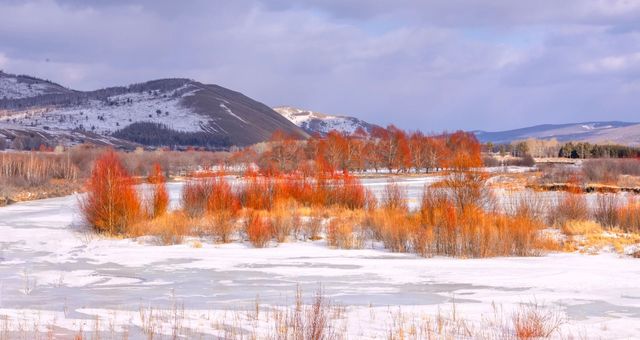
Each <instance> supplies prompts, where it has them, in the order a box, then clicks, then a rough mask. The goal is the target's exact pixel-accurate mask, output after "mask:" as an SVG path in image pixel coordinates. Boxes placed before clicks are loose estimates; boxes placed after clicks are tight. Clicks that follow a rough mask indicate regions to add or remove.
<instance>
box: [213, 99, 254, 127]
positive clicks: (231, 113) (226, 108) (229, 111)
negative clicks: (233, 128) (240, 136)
mask: <svg viewBox="0 0 640 340" xmlns="http://www.w3.org/2000/svg"><path fill="white" fill-rule="evenodd" d="M220 107H221V108H222V109H223V110H225V111H226V112H227V113H228V114H229V115H231V116H232V117H234V118H237V119H238V120H240V121H241V122H243V123H245V124H249V122H247V121H246V120H244V119H242V117H240V116H238V115H237V114H235V113H233V111H231V109H230V108H228V107H227V106H226V105H224V103H220Z"/></svg>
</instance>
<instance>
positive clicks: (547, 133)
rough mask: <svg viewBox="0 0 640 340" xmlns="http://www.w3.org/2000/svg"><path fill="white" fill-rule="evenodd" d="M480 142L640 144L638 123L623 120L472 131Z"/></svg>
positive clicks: (639, 124) (639, 126)
mask: <svg viewBox="0 0 640 340" xmlns="http://www.w3.org/2000/svg"><path fill="white" fill-rule="evenodd" d="M472 132H473V133H474V134H475V135H476V137H477V138H478V139H479V140H480V141H481V142H484V143H486V142H492V143H511V142H514V141H519V140H524V139H528V138H536V139H552V138H555V139H557V140H558V141H561V142H569V141H577V142H591V143H616V144H624V145H640V123H636V122H623V121H588V122H579V123H565V124H539V125H533V126H528V127H523V128H518V129H512V130H503V131H494V132H488V131H482V130H476V131H472Z"/></svg>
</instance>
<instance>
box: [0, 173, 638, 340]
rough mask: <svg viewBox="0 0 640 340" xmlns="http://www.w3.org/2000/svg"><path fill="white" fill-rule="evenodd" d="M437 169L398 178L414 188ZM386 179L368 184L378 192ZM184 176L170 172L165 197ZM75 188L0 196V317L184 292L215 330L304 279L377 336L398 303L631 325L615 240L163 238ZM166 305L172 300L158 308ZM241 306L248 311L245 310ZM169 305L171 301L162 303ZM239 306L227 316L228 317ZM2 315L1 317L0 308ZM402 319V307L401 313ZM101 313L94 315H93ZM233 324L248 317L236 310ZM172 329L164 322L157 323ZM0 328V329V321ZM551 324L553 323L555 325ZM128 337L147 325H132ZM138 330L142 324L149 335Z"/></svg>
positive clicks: (472, 316)
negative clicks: (402, 243)
mask: <svg viewBox="0 0 640 340" xmlns="http://www.w3.org/2000/svg"><path fill="white" fill-rule="evenodd" d="M431 180H432V179H425V178H422V179H420V178H414V179H410V180H407V181H403V182H401V185H402V186H405V187H406V189H407V190H408V191H409V192H410V193H411V194H410V195H411V196H414V197H417V196H415V194H413V193H417V192H418V191H419V190H421V189H422V186H423V185H424V184H425V183H427V182H429V181H431ZM384 183H385V182H384V180H382V179H367V180H365V185H367V186H368V187H369V188H371V189H373V190H375V191H377V192H380V191H381V189H382V186H383V185H384ZM180 187H181V184H180V183H172V184H170V185H169V189H170V193H171V197H172V200H173V203H174V204H175V203H176V200H177V199H178V195H179V191H180ZM77 200H78V198H77V197H76V196H68V197H62V198H55V199H47V200H40V201H33V202H25V203H19V204H15V205H12V206H8V207H3V208H0V329H2V328H3V327H4V328H6V329H9V330H10V331H15V332H17V333H16V334H18V333H19V332H20V329H23V330H24V329H29V327H32V325H34V324H38V325H41V326H42V327H45V326H46V325H54V324H55V327H56V329H57V331H58V332H62V333H64V330H65V329H67V330H71V331H72V332H73V331H75V330H77V329H78V328H79V327H83V328H84V329H87V330H88V329H91V328H92V327H96V328H99V329H102V330H105V331H106V330H108V329H110V328H111V329H115V330H116V332H118V331H121V330H122V325H138V326H139V327H145V318H147V314H146V313H151V312H152V311H153V310H156V314H157V313H158V311H159V310H163V309H165V310H169V311H171V310H172V309H173V310H175V306H176V303H178V304H180V306H183V308H184V311H183V312H181V313H183V314H181V315H183V316H182V317H183V318H184V321H183V322H184V324H183V325H182V326H181V327H185V328H187V327H188V328H192V329H194V332H195V333H197V334H205V335H207V334H214V335H220V333H219V330H217V329H216V327H215V325H216V322H217V321H216V320H218V319H220V318H224V317H226V318H229V317H230V316H231V314H229V313H232V312H229V313H227V312H225V311H233V310H236V311H237V310H251V309H252V308H253V307H252V306H253V305H254V304H255V301H256V299H257V300H258V301H259V303H260V304H261V305H263V306H269V305H277V306H281V305H285V304H288V303H291V302H292V301H293V297H294V295H295V291H296V288H297V287H298V286H299V287H300V288H301V289H302V290H303V291H304V292H306V293H309V294H311V293H313V292H314V291H315V290H316V289H317V288H318V287H319V286H321V287H322V289H323V291H324V293H325V295H326V296H327V297H328V298H329V299H330V300H331V301H332V303H334V304H338V305H342V306H344V307H345V310H344V312H343V314H344V315H342V316H341V318H342V319H344V322H345V323H346V324H347V325H348V327H345V329H346V331H347V332H348V334H349V336H350V338H379V337H386V336H387V333H386V332H388V330H389V327H390V326H391V325H392V324H393V323H394V315H398V314H397V313H408V314H411V315H434V314H436V313H438V311H440V312H443V311H444V312H445V313H446V312H447V311H449V312H451V311H452V310H453V309H454V308H455V313H456V315H458V316H459V317H462V318H467V319H469V320H482V319H485V318H491V317H492V316H493V315H494V314H495V310H496V309H498V310H504V311H505V313H507V314H508V313H509V311H511V310H513V309H514V308H517V306H518V305H520V304H527V303H538V304H541V305H545V306H547V308H552V309H554V310H557V311H558V313H560V314H561V315H562V316H563V317H564V318H566V320H567V322H566V323H564V324H563V326H562V327H561V329H562V332H563V334H565V335H567V334H572V335H573V336H575V337H578V338H580V337H582V338H589V339H590V338H604V339H614V338H621V339H625V338H628V339H631V338H636V337H637V336H638V334H640V285H639V284H638V282H640V260H637V259H631V258H628V257H620V256H618V255H615V254H600V255H595V256H589V255H582V254H551V255H547V256H543V257H525V258H491V259H453V258H441V257H438V258H431V259H424V258H420V257H417V256H414V255H410V254H397V253H390V252H388V251H386V250H382V249H372V248H368V249H361V250H339V249H330V248H328V247H327V246H326V245H325V243H324V241H316V242H296V243H284V244H280V245H278V246H277V247H271V248H265V249H254V248H252V247H251V246H250V245H247V244H244V243H232V244H226V245H220V244H211V243H207V242H203V244H202V246H201V247H200V246H199V245H198V246H195V244H194V242H193V241H191V240H187V241H186V242H185V243H183V244H181V245H173V246H158V245H155V244H153V243H151V242H150V241H149V239H148V238H141V239H138V240H133V239H105V238H100V237H96V236H94V235H92V234H91V233H89V232H87V231H85V230H84V229H83V228H82V227H81V226H80V222H79V216H78V213H77ZM167 314H170V312H167ZM243 315H244V314H243ZM165 317H166V315H165ZM238 318H239V317H236V320H239V319H238ZM3 320H6V321H3ZM396 321H397V320H396ZM96 323H98V324H99V325H98V326H95V324H96ZM236 326H237V327H253V326H252V325H251V324H250V323H249V322H246V323H245V322H241V320H240V321H238V323H237V325H236ZM155 331H156V332H158V333H166V334H171V329H170V328H166V329H156V330H155ZM0 332H1V330H0ZM556 335H559V334H556ZM129 336H130V338H138V337H143V335H142V333H140V332H139V331H135V327H134V329H131V330H130V334H129ZM145 338H146V337H145Z"/></svg>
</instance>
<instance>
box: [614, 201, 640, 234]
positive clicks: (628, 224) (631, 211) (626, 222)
mask: <svg viewBox="0 0 640 340" xmlns="http://www.w3.org/2000/svg"><path fill="white" fill-rule="evenodd" d="M618 219H619V221H620V228H621V229H622V230H624V231H626V232H640V202H638V201H637V200H636V199H634V198H629V200H628V201H627V204H626V205H625V206H623V207H621V208H619V209H618Z"/></svg>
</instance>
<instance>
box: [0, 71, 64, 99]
mask: <svg viewBox="0 0 640 340" xmlns="http://www.w3.org/2000/svg"><path fill="white" fill-rule="evenodd" d="M65 92H71V90H68V89H66V88H64V87H62V86H60V85H58V84H54V83H51V82H49V81H46V80H41V79H37V78H32V77H28V76H16V75H11V74H7V73H4V72H2V71H0V100H2V99H21V98H29V97H35V96H39V95H43V94H51V93H65Z"/></svg>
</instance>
